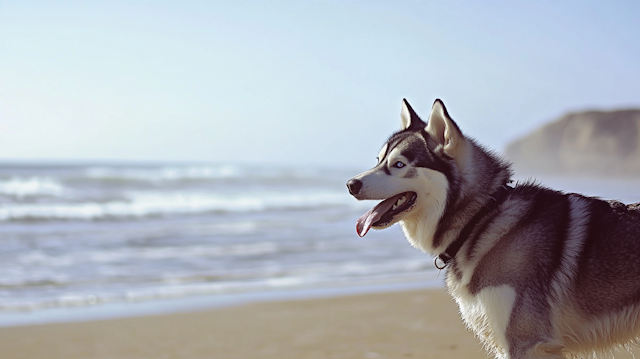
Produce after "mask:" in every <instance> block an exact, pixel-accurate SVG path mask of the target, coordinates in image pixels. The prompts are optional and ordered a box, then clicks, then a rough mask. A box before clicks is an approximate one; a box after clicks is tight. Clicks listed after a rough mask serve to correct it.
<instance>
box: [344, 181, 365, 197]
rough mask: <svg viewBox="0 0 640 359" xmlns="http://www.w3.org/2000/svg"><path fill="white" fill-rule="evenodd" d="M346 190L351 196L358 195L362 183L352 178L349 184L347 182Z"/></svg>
mask: <svg viewBox="0 0 640 359" xmlns="http://www.w3.org/2000/svg"><path fill="white" fill-rule="evenodd" d="M347 188H348V189H349V193H351V195H352V196H355V195H357V194H358V193H360V189H361V188H362V181H360V180H358V179H355V178H352V179H350V180H349V182H347Z"/></svg>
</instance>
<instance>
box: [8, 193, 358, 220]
mask: <svg viewBox="0 0 640 359" xmlns="http://www.w3.org/2000/svg"><path fill="white" fill-rule="evenodd" d="M357 205H358V203H357V202H356V201H355V200H353V199H351V198H350V197H348V196H345V195H344V194H341V193H337V192H319V193H307V194H305V193H261V194H253V195H252V194H248V195H240V196H238V195H235V196H230V195H226V196H225V195H222V194H214V193H180V192H178V193H167V192H157V193H154V192H141V193H133V194H129V195H128V198H127V199H123V200H117V201H109V202H104V203H99V202H79V203H29V204H24V203H13V204H1V205H0V221H19V220H97V219H118V218H136V217H138V218H140V217H147V216H154V215H181V214H198V213H207V212H221V213H224V212H257V211H268V210H287V209H305V208H319V207H326V206H357Z"/></svg>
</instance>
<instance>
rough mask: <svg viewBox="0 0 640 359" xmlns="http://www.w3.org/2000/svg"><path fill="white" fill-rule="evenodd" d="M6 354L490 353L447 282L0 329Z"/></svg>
mask: <svg viewBox="0 0 640 359" xmlns="http://www.w3.org/2000/svg"><path fill="white" fill-rule="evenodd" d="M0 358H2V359H5V358H7V359H8V358H11V359H14V358H16V359H17V358H29V359H36V358H47V359H58V358H59V359H76V358H77V359H80V358H92V359H106V358H113V359H115V358H118V359H128V358H132V359H133V358H136V359H138V358H149V359H151V358H153V359H160V358H203V359H204V358H207V359H210V358H226V359H234V358H238V359H249V358H273V359H276V358H277V359H289V358H290V359H294V358H295V359H300V358H487V356H486V354H485V353H484V351H483V350H482V348H481V347H480V345H479V344H478V342H477V340H476V339H475V338H474V337H473V335H472V334H471V332H469V331H467V330H466V329H465V328H464V326H463V324H462V323H461V320H460V318H459V316H458V313H457V308H456V306H455V303H454V302H453V300H452V299H451V298H450V297H449V296H448V295H447V294H446V293H445V292H444V290H443V289H430V290H419V291H408V292H395V293H379V294H365V295H354V296H345V297H336V298H323V299H309V300H297V301H280V302H270V303H254V304H247V305H242V306H236V307H227V308H218V309H213V310H208V311H201V312H192V313H177V314H167V315H158V316H149V317H134V318H124V319H113V320H103V321H92V322H82V323H62V324H46V325H36V326H26V327H13V328H0Z"/></svg>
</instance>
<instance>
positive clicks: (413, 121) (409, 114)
mask: <svg viewBox="0 0 640 359" xmlns="http://www.w3.org/2000/svg"><path fill="white" fill-rule="evenodd" d="M425 126H427V124H426V123H424V121H422V120H421V119H420V117H419V116H418V114H417V113H416V112H415V111H414V110H413V108H411V105H409V102H408V101H407V99H405V98H403V99H402V111H401V112H400V128H401V129H402V130H406V129H408V128H411V129H415V130H416V131H420V130H422V129H423V128H425Z"/></svg>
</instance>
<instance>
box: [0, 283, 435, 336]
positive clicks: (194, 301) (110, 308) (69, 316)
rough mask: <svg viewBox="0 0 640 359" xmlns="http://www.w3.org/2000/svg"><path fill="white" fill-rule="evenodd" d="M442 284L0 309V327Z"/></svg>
mask: <svg viewBox="0 0 640 359" xmlns="http://www.w3.org/2000/svg"><path fill="white" fill-rule="evenodd" d="M434 288H444V282H443V279H442V278H434V279H431V280H424V281H415V280H412V281H406V282H400V283H374V284H371V283H367V282H366V281H365V282H357V281H354V282H347V283H343V284H342V285H336V284H335V283H334V284H333V285H326V286H322V287H307V288H304V287H303V288H290V289H284V290H282V289H278V290H275V289H274V290H268V291H260V292H238V293H224V294H204V295H194V296H185V297H178V298H165V299H155V300H149V301H139V302H113V303H101V304H97V305H87V306H69V307H54V308H46V309H41V310H34V311H5V312H1V311H0V328H10V327H20V326H33V325H46V324H54V323H56V324H57V323H75V322H87V321H98V320H108V319H120V318H131V317H144V316H156V315H165V314H169V315H170V314H175V313H188V312H195V311H202V310H211V309H218V308H226V307H235V306H239V305H246V304H253V303H267V302H275V301H292V300H293V301H297V300H313V299H323V298H334V297H344V296H352V295H360V294H376V293H387V292H399V291H410V290H421V289H434Z"/></svg>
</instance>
